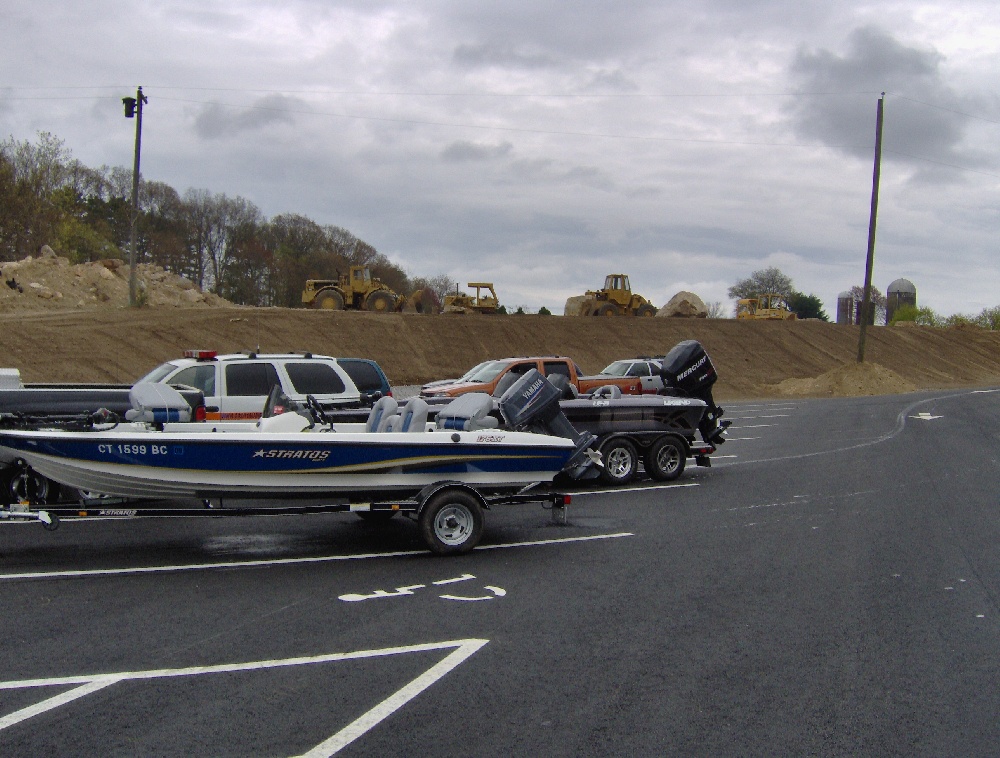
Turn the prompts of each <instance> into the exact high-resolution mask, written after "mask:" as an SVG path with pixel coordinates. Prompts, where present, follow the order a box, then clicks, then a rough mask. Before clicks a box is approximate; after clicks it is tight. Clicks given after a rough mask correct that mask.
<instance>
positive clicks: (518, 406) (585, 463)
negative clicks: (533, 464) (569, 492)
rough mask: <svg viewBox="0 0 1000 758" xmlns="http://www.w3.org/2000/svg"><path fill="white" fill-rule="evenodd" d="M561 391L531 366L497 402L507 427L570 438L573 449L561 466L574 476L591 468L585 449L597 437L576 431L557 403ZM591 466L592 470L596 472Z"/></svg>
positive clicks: (578, 475)
mask: <svg viewBox="0 0 1000 758" xmlns="http://www.w3.org/2000/svg"><path fill="white" fill-rule="evenodd" d="M561 397H562V392H561V391H560V390H559V389H558V388H557V387H555V386H553V384H552V383H551V382H550V381H548V380H547V379H546V378H545V377H544V376H542V374H541V373H540V372H539V371H537V370H536V369H531V370H530V371H528V372H527V373H525V374H524V375H523V376H522V377H521V378H519V379H518V380H517V381H516V382H514V383H513V384H512V385H511V386H510V388H509V389H508V390H507V391H506V392H504V393H503V396H502V397H501V398H500V400H499V402H498V405H499V406H500V413H502V414H503V417H504V420H505V421H506V422H507V428H508V429H513V430H514V431H518V432H534V433H535V434H549V435H552V436H554V437H564V438H565V439H568V440H572V441H573V442H574V443H575V445H576V451H575V452H574V453H573V455H572V456H571V457H570V459H569V461H568V462H567V464H566V468H565V469H564V470H565V471H566V472H567V473H568V474H569V475H570V476H572V477H573V478H574V479H577V478H580V477H581V476H584V477H585V475H586V472H587V471H588V470H593V467H592V464H593V463H594V459H593V458H592V457H591V456H589V455H587V450H588V448H590V446H591V445H593V444H594V441H595V440H596V439H597V437H595V436H594V435H593V434H591V433H590V432H578V431H577V430H576V429H574V428H573V425H572V424H571V423H570V422H569V419H567V418H566V415H565V414H564V413H563V412H562V408H560V407H559V399H560V398H561ZM598 473H599V472H597V471H596V470H594V474H595V475H596V474H598Z"/></svg>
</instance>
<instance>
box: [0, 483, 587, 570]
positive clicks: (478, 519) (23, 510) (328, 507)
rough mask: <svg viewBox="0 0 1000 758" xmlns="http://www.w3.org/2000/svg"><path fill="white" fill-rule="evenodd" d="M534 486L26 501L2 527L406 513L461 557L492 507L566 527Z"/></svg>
mask: <svg viewBox="0 0 1000 758" xmlns="http://www.w3.org/2000/svg"><path fill="white" fill-rule="evenodd" d="M534 486H535V485H529V486H527V487H524V488H522V489H520V490H519V491H518V492H516V493H509V492H508V493H485V492H482V491H480V490H479V489H478V488H476V487H473V486H472V485H469V484H466V483H464V482H454V481H442V482H437V483H435V484H432V485H428V486H427V487H424V489H422V490H421V491H420V492H419V493H418V494H416V495H415V496H413V497H408V498H397V499H392V500H377V501H375V500H373V501H370V502H353V501H345V502H335V503H310V504H302V505H294V504H293V505H248V506H244V505H239V506H235V507H233V506H227V505H225V503H224V501H223V499H222V498H213V499H203V500H202V501H201V504H202V507H201V508H200V509H199V508H196V507H188V508H174V507H163V508H161V507H157V506H155V505H150V504H148V503H143V502H136V501H131V500H129V499H127V498H92V499H91V498H88V499H84V500H81V501H80V502H77V503H61V504H59V505H46V504H32V503H31V502H28V501H22V502H19V503H12V504H10V505H6V506H2V507H0V521H30V520H34V521H38V522H39V523H40V524H41V525H42V526H43V527H44V528H45V529H47V530H48V531H54V530H55V529H58V528H59V523H60V521H62V520H68V521H69V520H79V519H87V518H122V519H130V518H142V517H157V518H197V517H208V518H225V517H239V516H289V515H308V514H316V513H346V512H350V513H356V514H358V516H359V517H360V518H362V519H364V520H365V521H369V522H372V523H381V522H385V521H388V520H389V519H391V518H392V517H393V516H395V515H397V514H399V513H401V514H403V515H404V516H407V517H408V518H410V519H412V520H414V521H416V522H417V526H418V528H419V529H420V535H421V538H422V539H423V541H424V544H426V545H427V548H428V549H429V550H430V551H431V552H433V553H435V554H437V555H462V554H464V553H468V552H469V551H470V550H472V549H473V548H474V547H475V546H476V545H477V544H479V540H480V538H481V537H482V533H483V527H484V523H485V516H484V511H487V510H489V509H490V508H492V507H493V506H499V505H517V504H526V503H541V505H542V507H543V508H546V509H548V510H550V511H551V523H553V524H565V523H567V507H568V506H569V504H570V502H571V500H572V496H571V495H569V494H565V493H559V492H549V491H545V492H543V491H538V492H530V490H531V489H532V488H533V487H534ZM234 499H237V500H247V499H249V498H246V497H242V498H234Z"/></svg>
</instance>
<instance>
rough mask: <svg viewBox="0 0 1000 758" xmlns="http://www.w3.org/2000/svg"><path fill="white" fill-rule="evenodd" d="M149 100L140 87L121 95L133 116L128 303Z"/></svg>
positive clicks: (133, 297)
mask: <svg viewBox="0 0 1000 758" xmlns="http://www.w3.org/2000/svg"><path fill="white" fill-rule="evenodd" d="M147 102H149V100H148V99H147V98H146V96H145V95H144V94H142V87H139V88H138V89H137V90H136V91H135V97H123V98H122V104H123V105H124V106H125V118H135V162H134V163H133V164H132V213H131V217H130V219H129V220H130V228H129V235H128V304H129V307H130V308H134V307H135V305H136V292H135V289H136V287H135V222H136V220H137V219H138V216H139V153H140V150H141V145H142V106H143V105H145V104H146V103H147ZM137 111H138V115H137Z"/></svg>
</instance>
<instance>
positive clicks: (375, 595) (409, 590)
mask: <svg viewBox="0 0 1000 758" xmlns="http://www.w3.org/2000/svg"><path fill="white" fill-rule="evenodd" d="M475 578H476V577H475V575H474V574H462V576H459V577H456V578H454V579H439V580H438V581H436V582H432V584H434V586H441V585H445V584H457V583H459V582H467V581H469V580H470V579H475ZM426 587H427V585H426V584H411V585H408V586H406V587H396V589H395V590H393V591H392V592H388V591H386V590H375V591H374V592H370V593H368V594H359V593H355V592H349V593H347V594H345V595H341V596H340V597H338V598H337V599H338V600H342V601H343V602H345V603H358V602H361V601H362V600H381V599H382V598H386V597H405V596H407V595H413V594H414V590H420V589H425V588H426ZM483 589H485V590H489V591H490V592H491V593H493V594H491V595H474V596H472V597H470V596H468V595H448V594H445V595H438V597H440V598H441V599H443V600H462V601H466V602H468V601H477V600H492V599H493V598H495V597H506V596H507V590H505V589H504V588H503V587H494V586H491V585H488V584H487V585H484V587H483Z"/></svg>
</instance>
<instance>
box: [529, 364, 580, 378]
mask: <svg viewBox="0 0 1000 758" xmlns="http://www.w3.org/2000/svg"><path fill="white" fill-rule="evenodd" d="M542 365H543V366H544V371H542V373H543V374H545V376H552V375H553V374H562V375H563V376H566V377H568V376H569V364H568V363H567V362H566V361H545V362H544V363H543V364H542ZM522 373H523V372H522Z"/></svg>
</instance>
